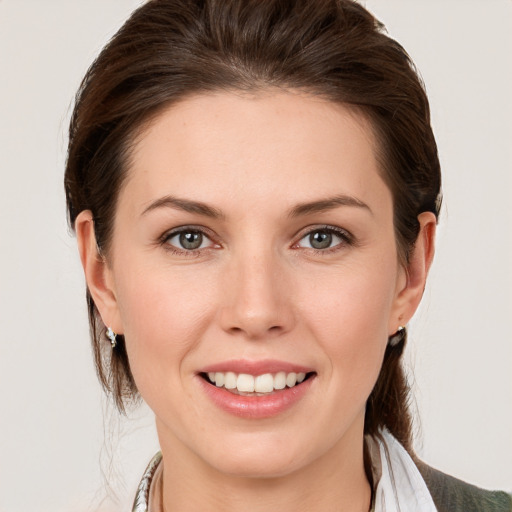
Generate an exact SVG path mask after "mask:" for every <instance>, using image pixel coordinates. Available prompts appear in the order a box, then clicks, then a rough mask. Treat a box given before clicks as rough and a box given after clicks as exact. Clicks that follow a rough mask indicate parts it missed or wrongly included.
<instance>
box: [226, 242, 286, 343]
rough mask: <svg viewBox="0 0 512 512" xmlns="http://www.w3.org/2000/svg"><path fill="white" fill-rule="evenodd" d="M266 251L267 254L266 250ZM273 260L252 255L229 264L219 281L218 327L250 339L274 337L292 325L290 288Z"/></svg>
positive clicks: (274, 259) (267, 255)
mask: <svg viewBox="0 0 512 512" xmlns="http://www.w3.org/2000/svg"><path fill="white" fill-rule="evenodd" d="M269 252H270V251H269ZM277 260H278V258H277V257H272V255H270V254H261V252H260V253H259V254H253V255H252V256H250V257H247V256H245V257H240V258H237V259H236V260H234V261H232V262H231V264H230V269H229V271H228V272H225V273H224V279H223V282H222V285H223V288H224V291H222V292H221V293H223V294H224V297H225V301H224V303H223V307H222V308H221V311H220V323H221V326H222V328H223V329H224V330H225V331H226V332H228V333H230V334H232V335H239V336H242V337H244V338H246V339H250V340H263V339H270V338H275V337H278V336H280V335H282V334H284V333H286V332H288V331H290V330H291V329H292V327H293V324H294V314H293V306H292V301H291V295H290V291H291V290H290V287H289V286H288V285H287V279H286V276H285V272H284V271H283V268H282V266H280V264H279V261H277Z"/></svg>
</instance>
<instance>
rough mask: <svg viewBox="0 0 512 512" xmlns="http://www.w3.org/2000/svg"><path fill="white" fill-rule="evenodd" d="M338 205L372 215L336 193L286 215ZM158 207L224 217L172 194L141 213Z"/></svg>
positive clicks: (365, 205)
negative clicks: (358, 209)
mask: <svg viewBox="0 0 512 512" xmlns="http://www.w3.org/2000/svg"><path fill="white" fill-rule="evenodd" d="M340 206H351V207H356V208H363V209H366V210H368V211H369V212H370V213H371V214H372V215H373V212H372V210H371V209H370V207H369V206H368V205H367V204H366V203H363V201H361V200H359V199H357V198H355V197H352V196H348V195H337V196H334V197H329V198H327V199H320V200H317V201H310V202H307V203H300V204H298V205H296V206H294V207H293V208H292V209H291V210H289V212H288V216H289V217H300V216H303V215H311V214H312V213H322V212H327V211H329V210H333V209H334V208H339V207H340ZM159 208H172V209H174V210H182V211H185V212H188V213H196V214H199V215H204V216H205V217H210V218H212V219H224V218H225V215H224V213H222V212H221V211H220V210H218V209H217V208H215V207H213V206H209V205H207V204H206V203H202V202H200V201H191V200H190V199H181V198H177V197H173V196H164V197H161V198H159V199H157V200H156V201H153V202H152V203H151V204H150V205H149V206H148V207H147V208H145V209H144V211H143V212H142V214H141V215H142V216H144V215H146V214H148V213H149V212H151V211H153V210H157V209H159Z"/></svg>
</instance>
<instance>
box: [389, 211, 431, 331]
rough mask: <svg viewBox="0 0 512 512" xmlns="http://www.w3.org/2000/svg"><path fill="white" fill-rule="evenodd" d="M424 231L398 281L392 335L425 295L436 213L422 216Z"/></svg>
mask: <svg viewBox="0 0 512 512" xmlns="http://www.w3.org/2000/svg"><path fill="white" fill-rule="evenodd" d="M418 222H419V223H420V232H419V234H418V238H417V239H416V243H415V244H414V247H413V250H412V252H411V254H410V257H409V263H408V265H407V267H406V268H403V269H402V271H401V276H400V277H399V279H398V281H397V283H398V288H397V294H396V297H395V302H394V307H393V312H392V315H391V317H390V320H389V322H390V323H389V335H390V336H391V335H392V334H394V333H395V332H396V331H397V330H398V327H399V326H401V325H405V324H407V323H408V322H409V320H410V319H411V318H412V316H413V315H414V313H415V311H416V309H417V308H418V305H419V303H420V301H421V298H422V297H423V292H424V290H425V283H426V280H427V275H428V271H429V270H430V266H431V264H432V260H433V259H434V252H435V234H436V223H437V219H436V216H435V215H434V214H433V213H432V212H423V213H421V214H420V215H419V216H418Z"/></svg>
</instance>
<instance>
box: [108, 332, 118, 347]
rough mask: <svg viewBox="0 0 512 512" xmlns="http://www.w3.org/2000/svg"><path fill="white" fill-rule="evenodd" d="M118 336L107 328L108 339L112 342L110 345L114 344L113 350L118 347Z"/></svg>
mask: <svg viewBox="0 0 512 512" xmlns="http://www.w3.org/2000/svg"><path fill="white" fill-rule="evenodd" d="M116 336H117V334H116V333H115V332H114V331H113V330H112V328H111V327H108V328H107V338H108V339H109V340H110V343H111V344H112V348H115V346H116V345H117V339H116Z"/></svg>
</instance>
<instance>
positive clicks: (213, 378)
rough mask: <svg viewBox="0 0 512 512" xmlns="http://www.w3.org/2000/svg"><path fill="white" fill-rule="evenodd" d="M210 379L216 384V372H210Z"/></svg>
mask: <svg viewBox="0 0 512 512" xmlns="http://www.w3.org/2000/svg"><path fill="white" fill-rule="evenodd" d="M208 378H209V379H210V381H211V382H213V383H215V372H208Z"/></svg>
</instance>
